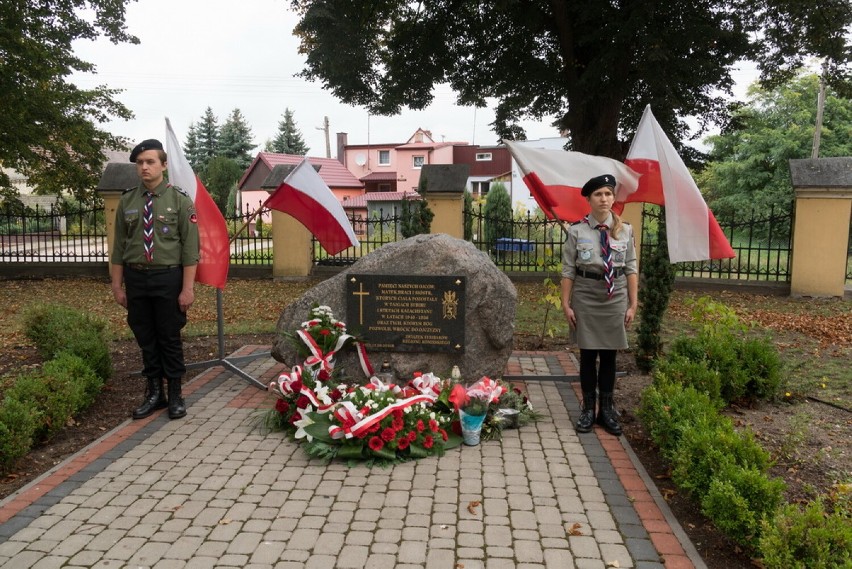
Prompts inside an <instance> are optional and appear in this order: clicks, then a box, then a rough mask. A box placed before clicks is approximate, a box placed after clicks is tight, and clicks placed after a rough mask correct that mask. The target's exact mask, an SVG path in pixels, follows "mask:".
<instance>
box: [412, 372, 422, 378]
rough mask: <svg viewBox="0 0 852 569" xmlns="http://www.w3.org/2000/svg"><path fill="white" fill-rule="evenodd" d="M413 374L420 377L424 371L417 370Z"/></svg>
mask: <svg viewBox="0 0 852 569" xmlns="http://www.w3.org/2000/svg"><path fill="white" fill-rule="evenodd" d="M411 375H413V376H414V377H420V376H421V375H423V372H422V371H415V372H414V373H412V374H411Z"/></svg>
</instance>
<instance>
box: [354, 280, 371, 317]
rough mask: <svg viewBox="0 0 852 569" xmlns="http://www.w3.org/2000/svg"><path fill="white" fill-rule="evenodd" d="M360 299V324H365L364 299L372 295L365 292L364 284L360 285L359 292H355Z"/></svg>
mask: <svg viewBox="0 0 852 569" xmlns="http://www.w3.org/2000/svg"><path fill="white" fill-rule="evenodd" d="M352 294H354V295H355V296H357V297H359V298H358V324H363V323H364V297H365V296H370V293H369V292H367V291H365V290H364V283H358V292H353V293H352Z"/></svg>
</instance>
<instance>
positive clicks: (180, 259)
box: [110, 180, 200, 266]
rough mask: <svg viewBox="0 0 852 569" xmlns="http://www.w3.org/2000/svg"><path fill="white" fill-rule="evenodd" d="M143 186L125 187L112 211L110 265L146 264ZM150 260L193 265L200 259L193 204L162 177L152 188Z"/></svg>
mask: <svg viewBox="0 0 852 569" xmlns="http://www.w3.org/2000/svg"><path fill="white" fill-rule="evenodd" d="M147 191H148V190H147V189H146V188H145V186H143V185H140V186H138V187H136V188H131V189H129V190H126V191H125V192H124V193H123V194H122V195H121V199H120V200H119V202H118V209H117V210H116V212H115V239H114V243H113V250H112V255H110V262H111V263H112V264H114V265H127V264H137V263H138V264H149V263H148V260H147V259H146V258H145V243H144V237H143V223H142V216H143V211H144V208H145V201H146V199H147V198H146V196H145V194H146V192H147ZM152 193H153V194H154V259H153V261H152V262H151V263H150V264H151V265H183V266H192V265H197V264H198V260H199V258H200V253H199V241H198V224H197V221H198V218H197V217H196V214H195V204H193V203H192V199H191V198H190V197H189V196H188V195H187V194H186V192H184V191H183V190H181V189H180V188H177V187H175V186H172V185H171V184H167V183H166V182H165V180H164V181H163V182H161V183H160V185H159V186H157V187H156V188H155V189H154V191H153V192H152Z"/></svg>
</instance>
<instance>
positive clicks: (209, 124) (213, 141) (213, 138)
mask: <svg viewBox="0 0 852 569" xmlns="http://www.w3.org/2000/svg"><path fill="white" fill-rule="evenodd" d="M195 132H196V137H197V141H198V153H197V155H196V156H197V160H196V164H195V167H196V168H197V170H196V171H198V172H201V171H203V170H205V169H206V168H207V164H208V163H209V162H210V160H212V159H213V157H214V156H216V153H217V151H218V142H219V119H218V118H217V117H216V115H214V114H213V109H212V108H210V107H207V110H206V111H204V114H203V115H202V116H201V120H200V121H199V122H198V123H197V124H196V126H195Z"/></svg>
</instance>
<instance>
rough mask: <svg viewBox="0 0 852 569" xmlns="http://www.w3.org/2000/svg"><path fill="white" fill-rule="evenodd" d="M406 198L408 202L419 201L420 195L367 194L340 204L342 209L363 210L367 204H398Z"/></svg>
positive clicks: (405, 193)
mask: <svg viewBox="0 0 852 569" xmlns="http://www.w3.org/2000/svg"><path fill="white" fill-rule="evenodd" d="M406 197H407V198H408V199H410V200H419V199H420V194H418V193H417V192H367V193H366V194H361V195H360V196H355V197H351V198H349V199H345V200H343V201H342V202H340V203H341V205H343V207H344V209H364V208H366V207H367V202H398V201H402V200H403V199H404V198H406Z"/></svg>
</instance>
